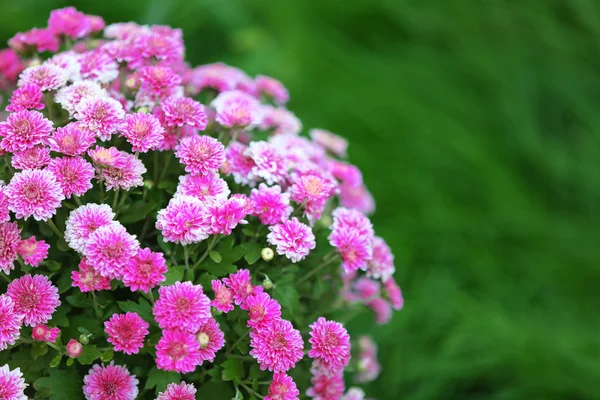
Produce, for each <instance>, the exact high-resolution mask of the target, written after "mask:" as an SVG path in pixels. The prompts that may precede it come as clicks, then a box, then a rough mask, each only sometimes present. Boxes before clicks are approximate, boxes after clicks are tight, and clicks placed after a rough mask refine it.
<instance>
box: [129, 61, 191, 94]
mask: <svg viewBox="0 0 600 400" xmlns="http://www.w3.org/2000/svg"><path fill="white" fill-rule="evenodd" d="M139 72H140V81H141V90H142V91H144V92H147V93H149V94H150V95H152V97H156V96H158V97H159V98H165V97H166V96H165V94H170V93H171V91H172V90H173V89H174V88H175V87H176V86H177V85H179V84H181V77H180V76H179V75H178V74H177V73H175V71H173V69H171V68H169V67H167V66H162V65H156V66H154V65H153V66H147V67H142V68H141V69H140V71H139ZM167 97H168V96H167Z"/></svg>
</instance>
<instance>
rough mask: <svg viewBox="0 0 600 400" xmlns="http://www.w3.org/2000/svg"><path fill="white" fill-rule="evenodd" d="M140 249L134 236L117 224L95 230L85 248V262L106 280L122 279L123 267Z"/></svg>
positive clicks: (113, 223)
mask: <svg viewBox="0 0 600 400" xmlns="http://www.w3.org/2000/svg"><path fill="white" fill-rule="evenodd" d="M139 248H140V244H139V242H138V241H137V239H136V237H135V235H131V234H129V233H127V230H126V229H125V228H124V227H123V226H122V225H121V224H120V223H118V222H112V223H110V224H109V225H105V226H102V227H100V228H98V229H96V230H95V231H94V232H93V233H92V234H91V235H90V236H89V239H88V242H87V243H86V246H85V255H86V257H87V262H88V264H90V265H91V266H92V267H94V269H95V270H96V271H98V273H99V274H100V275H102V276H104V277H107V278H111V279H114V278H117V279H120V278H121V277H123V273H124V271H123V270H124V268H125V265H126V264H127V263H128V262H129V260H130V259H131V258H132V257H133V256H135V255H136V254H137V252H138V250H139Z"/></svg>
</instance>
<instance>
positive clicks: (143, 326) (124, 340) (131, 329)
mask: <svg viewBox="0 0 600 400" xmlns="http://www.w3.org/2000/svg"><path fill="white" fill-rule="evenodd" d="M149 326H150V325H149V324H148V323H147V322H146V321H144V320H143V319H142V318H141V317H140V316H139V315H138V314H136V313H133V312H128V313H125V314H113V316H112V317H111V318H110V319H109V320H108V321H106V322H104V332H106V334H107V335H108V339H107V341H108V343H112V344H113V346H114V348H115V351H122V352H123V353H125V354H128V355H131V354H137V353H138V352H139V351H140V349H141V348H142V347H144V338H145V337H146V336H147V335H148V333H149V331H148V327H149Z"/></svg>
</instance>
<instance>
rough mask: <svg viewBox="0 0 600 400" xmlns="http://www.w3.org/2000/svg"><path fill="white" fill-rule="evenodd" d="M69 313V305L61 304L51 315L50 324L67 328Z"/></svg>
mask: <svg viewBox="0 0 600 400" xmlns="http://www.w3.org/2000/svg"><path fill="white" fill-rule="evenodd" d="M69 311H71V306H70V305H68V304H64V303H63V304H61V305H60V307H58V309H57V310H56V311H55V312H54V314H52V319H51V321H52V323H53V324H55V325H58V326H62V327H66V326H69V318H68V317H67V313H68V312H69Z"/></svg>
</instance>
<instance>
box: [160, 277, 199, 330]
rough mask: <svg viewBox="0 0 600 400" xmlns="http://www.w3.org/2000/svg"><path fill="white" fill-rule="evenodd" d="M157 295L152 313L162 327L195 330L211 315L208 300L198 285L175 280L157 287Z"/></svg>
mask: <svg viewBox="0 0 600 400" xmlns="http://www.w3.org/2000/svg"><path fill="white" fill-rule="evenodd" d="M158 296H159V298H158V300H157V301H156V303H155V304H154V308H153V313H154V318H155V319H156V322H157V323H158V326H160V327H161V328H163V329H169V328H171V329H175V328H176V329H183V330H186V331H188V332H196V331H198V329H199V328H200V326H202V324H203V323H205V322H206V320H207V319H208V318H210V317H211V314H210V300H209V299H208V297H207V296H206V295H205V294H204V292H203V290H202V286H200V285H193V284H192V283H191V282H175V284H174V285H171V286H163V287H161V288H160V289H158Z"/></svg>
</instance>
